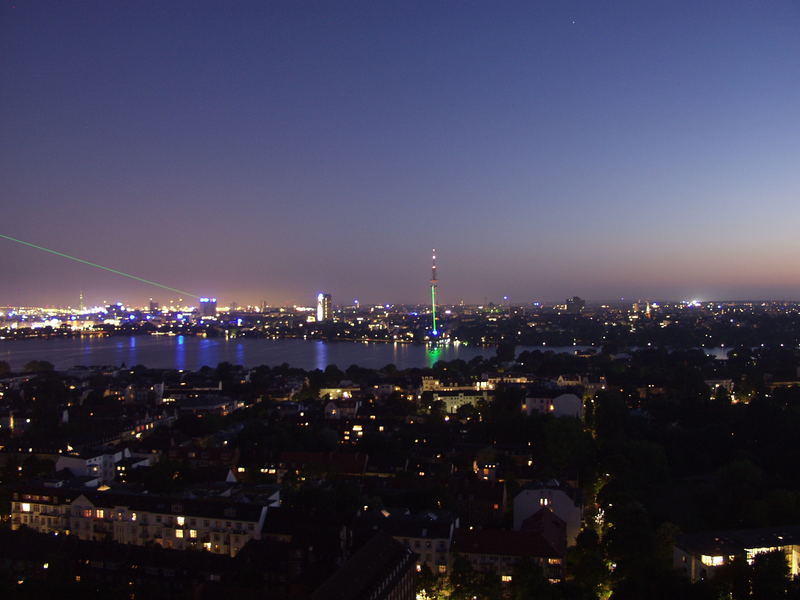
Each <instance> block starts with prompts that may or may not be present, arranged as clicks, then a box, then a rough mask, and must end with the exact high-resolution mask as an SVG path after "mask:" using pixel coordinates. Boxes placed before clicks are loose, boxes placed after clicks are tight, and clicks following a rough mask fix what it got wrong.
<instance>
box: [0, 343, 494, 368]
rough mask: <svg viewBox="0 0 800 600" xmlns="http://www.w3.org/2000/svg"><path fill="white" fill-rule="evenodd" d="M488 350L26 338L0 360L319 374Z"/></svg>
mask: <svg viewBox="0 0 800 600" xmlns="http://www.w3.org/2000/svg"><path fill="white" fill-rule="evenodd" d="M494 353H495V349H494V348H489V347H473V346H466V345H463V344H457V345H456V344H453V345H448V346H444V347H428V346H422V345H413V344H385V343H359V342H324V341H321V340H297V339H284V340H271V339H252V338H234V339H225V338H203V337H194V336H129V337H123V336H113V337H100V338H98V337H82V338H80V337H76V338H57V339H49V340H48V339H32V340H16V341H7V342H0V360H3V361H6V362H8V363H9V364H10V365H11V368H12V369H14V370H19V369H21V368H22V367H24V365H25V364H26V363H27V362H28V361H31V360H46V361H49V362H51V363H53V364H54V365H55V367H56V368H57V369H68V368H70V367H73V366H75V365H86V366H89V365H116V366H119V365H121V364H123V363H124V364H125V365H126V366H133V365H137V364H142V365H145V366H147V367H152V368H175V369H192V370H195V369H199V368H200V367H202V366H204V365H209V366H214V367H215V366H216V365H217V364H218V363H220V362H230V363H234V364H238V365H243V366H245V367H254V366H258V365H270V366H275V365H280V364H282V363H288V364H289V365H291V366H293V367H300V368H303V369H324V368H325V367H327V366H328V365H330V364H335V365H337V366H338V367H339V368H342V369H346V368H347V367H349V366H350V365H354V364H357V365H359V366H363V367H368V368H380V367H384V366H386V365H387V364H394V365H395V366H397V367H398V368H399V369H405V368H410V367H425V366H430V365H432V364H433V363H435V362H436V361H437V360H455V359H457V358H460V359H463V360H467V361H468V360H470V359H472V358H474V357H476V356H491V355H493V354H494Z"/></svg>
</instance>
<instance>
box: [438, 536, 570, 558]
mask: <svg viewBox="0 0 800 600" xmlns="http://www.w3.org/2000/svg"><path fill="white" fill-rule="evenodd" d="M453 547H454V550H455V551H456V552H458V553H460V554H494V555H499V556H513V557H519V558H524V557H533V558H558V557H560V556H561V554H560V553H559V552H558V551H557V550H556V549H554V548H553V547H552V546H551V545H550V544H549V543H548V542H547V540H545V539H544V538H543V537H542V536H540V535H536V534H535V533H530V532H527V531H506V530H501V529H480V530H473V531H470V530H465V529H459V530H458V531H457V532H456V535H455V540H454V542H453Z"/></svg>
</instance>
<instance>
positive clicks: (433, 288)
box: [431, 248, 439, 335]
mask: <svg viewBox="0 0 800 600" xmlns="http://www.w3.org/2000/svg"><path fill="white" fill-rule="evenodd" d="M438 283H439V280H438V279H437V277H436V248H434V249H433V266H432V267H431V316H432V320H433V328H432V329H431V333H432V334H433V335H439V330H438V329H437V328H436V287H437V285H438Z"/></svg>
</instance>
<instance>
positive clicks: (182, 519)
mask: <svg viewBox="0 0 800 600" xmlns="http://www.w3.org/2000/svg"><path fill="white" fill-rule="evenodd" d="M175 521H177V523H178V526H179V527H183V524H184V523H186V517H175Z"/></svg>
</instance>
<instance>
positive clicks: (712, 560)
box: [700, 554, 723, 567]
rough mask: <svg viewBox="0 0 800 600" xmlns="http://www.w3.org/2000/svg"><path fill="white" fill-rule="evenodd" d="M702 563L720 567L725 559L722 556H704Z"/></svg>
mask: <svg viewBox="0 0 800 600" xmlns="http://www.w3.org/2000/svg"><path fill="white" fill-rule="evenodd" d="M700 562H702V563H703V564H704V565H708V566H709V567H718V566H720V565H721V564H722V562H723V558H722V557H721V556H706V555H705V554H703V555H702V556H701V557H700Z"/></svg>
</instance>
